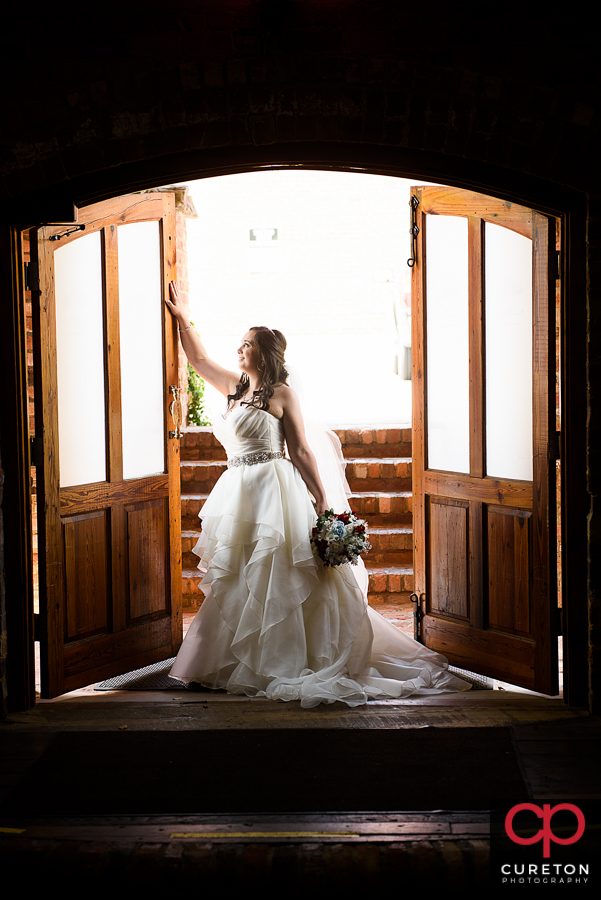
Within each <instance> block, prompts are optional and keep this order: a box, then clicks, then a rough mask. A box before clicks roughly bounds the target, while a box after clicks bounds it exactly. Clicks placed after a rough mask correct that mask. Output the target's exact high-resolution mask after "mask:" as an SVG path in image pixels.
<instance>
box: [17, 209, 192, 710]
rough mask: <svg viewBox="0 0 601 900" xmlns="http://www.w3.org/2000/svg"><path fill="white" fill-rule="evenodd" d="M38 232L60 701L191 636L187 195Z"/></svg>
mask: <svg viewBox="0 0 601 900" xmlns="http://www.w3.org/2000/svg"><path fill="white" fill-rule="evenodd" d="M82 226H85V227H84V228H83V229H82ZM34 237H37V256H38V259H37V263H38V271H39V291H38V292H37V296H38V298H39V302H38V303H35V302H34V304H33V320H34V322H33V326H34V350H35V353H34V369H35V371H36V440H37V441H38V444H39V446H38V448H37V449H38V463H37V481H38V485H37V491H38V516H39V522H38V540H39V560H40V565H39V569H40V571H39V576H40V615H39V619H40V624H41V628H39V629H38V630H39V632H40V642H41V674H42V696H43V697H55V696H57V695H58V694H61V693H64V692H65V691H69V690H74V689H75V688H78V687H82V686H84V685H86V684H91V683H93V682H95V681H99V680H101V679H104V678H108V677H111V676H114V675H117V674H121V673H124V672H127V671H130V670H131V669H134V668H138V667H140V666H144V665H148V664H150V663H153V662H157V661H159V660H162V659H166V658H169V657H170V656H172V655H174V653H175V652H176V651H177V649H178V647H179V645H180V643H181V639H182V615H181V544H180V488H179V481H180V473H179V440H178V437H177V436H176V435H178V431H177V428H175V427H174V424H173V422H172V417H171V415H170V411H171V410H173V409H174V407H171V410H170V406H171V403H172V401H173V400H174V396H173V392H171V390H170V386H172V385H174V386H177V384H178V380H177V333H176V330H175V328H174V323H173V319H172V317H171V314H170V313H169V312H168V311H167V310H166V307H165V304H164V299H163V298H164V296H165V294H166V292H167V290H168V285H169V281H170V280H172V279H174V278H175V213H174V199H173V195H172V194H169V193H165V192H154V193H146V194H134V195H130V196H127V197H120V198H118V199H115V200H109V201H106V202H104V203H100V204H96V205H95V206H90V207H86V208H85V209H83V210H80V211H79V220H78V226H77V227H74V226H70V227H69V226H46V227H44V228H41V229H39V230H38V232H37V235H31V238H34ZM31 244H32V251H33V249H34V247H36V241H35V240H33V239H32V241H31ZM42 501H43V502H42Z"/></svg>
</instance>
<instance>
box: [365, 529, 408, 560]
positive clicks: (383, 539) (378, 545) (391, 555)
mask: <svg viewBox="0 0 601 900" xmlns="http://www.w3.org/2000/svg"><path fill="white" fill-rule="evenodd" d="M368 533H369V542H370V544H371V550H370V551H369V553H367V555H366V556H365V557H364V560H365V565H366V567H367V568H368V569H370V568H375V567H377V566H408V567H411V566H412V565H413V528H412V527H411V525H398V526H392V527H391V526H382V525H373V526H370V527H369V529H368Z"/></svg>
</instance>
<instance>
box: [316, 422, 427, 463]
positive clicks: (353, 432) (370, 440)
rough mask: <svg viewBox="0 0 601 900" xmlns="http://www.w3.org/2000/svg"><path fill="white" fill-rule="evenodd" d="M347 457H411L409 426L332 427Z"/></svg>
mask: <svg viewBox="0 0 601 900" xmlns="http://www.w3.org/2000/svg"><path fill="white" fill-rule="evenodd" d="M333 430H334V431H335V432H336V434H337V435H338V437H339V438H340V443H341V444H342V452H343V454H344V456H345V457H346V458H347V459H350V458H352V457H366V456H369V457H372V458H374V457H375V458H377V457H398V456H401V457H411V428H410V427H408V426H401V425H397V426H391V427H385V428H352V427H348V428H334V429H333Z"/></svg>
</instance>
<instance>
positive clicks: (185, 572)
mask: <svg viewBox="0 0 601 900" xmlns="http://www.w3.org/2000/svg"><path fill="white" fill-rule="evenodd" d="M365 568H366V569H367V571H368V572H369V574H370V575H413V566H375V567H374V568H373V569H370V568H369V567H368V566H367V565H366V566H365ZM203 575H204V573H203V572H201V571H200V569H190V568H186V569H182V578H202V577H203Z"/></svg>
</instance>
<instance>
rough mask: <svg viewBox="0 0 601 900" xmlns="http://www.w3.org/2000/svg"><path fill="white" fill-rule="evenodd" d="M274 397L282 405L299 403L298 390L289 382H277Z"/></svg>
mask: <svg viewBox="0 0 601 900" xmlns="http://www.w3.org/2000/svg"><path fill="white" fill-rule="evenodd" d="M273 399H274V400H275V401H276V402H277V403H281V404H282V406H288V405H289V404H291V403H292V404H294V403H298V398H297V396H296V391H294V390H293V388H291V387H290V385H289V384H276V385H275V387H274V389H273Z"/></svg>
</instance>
